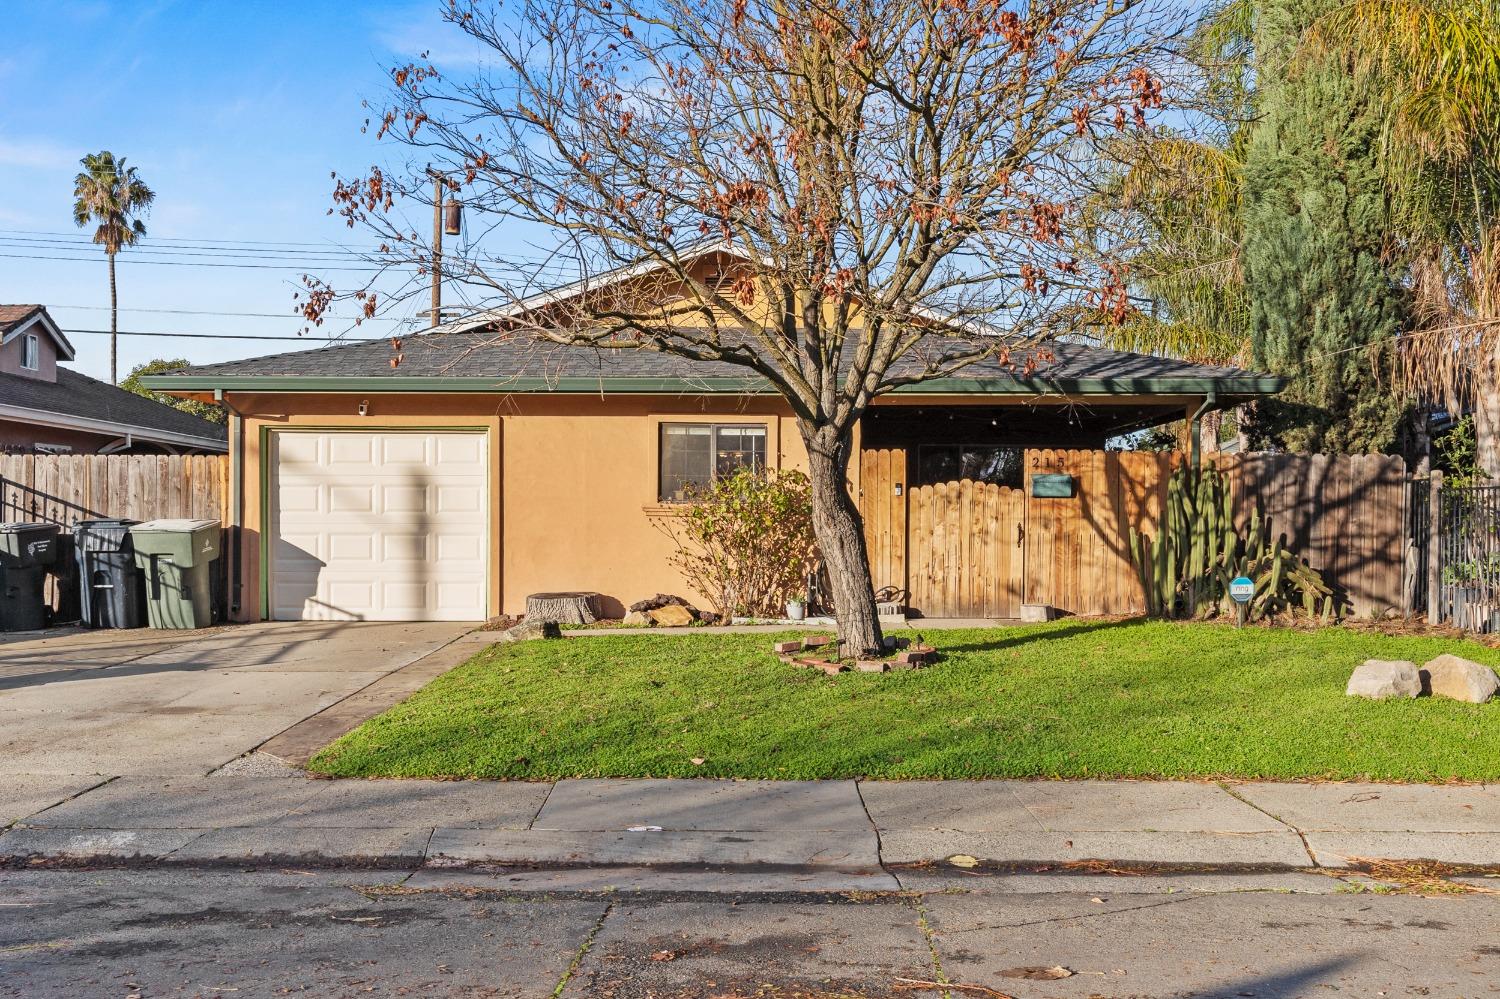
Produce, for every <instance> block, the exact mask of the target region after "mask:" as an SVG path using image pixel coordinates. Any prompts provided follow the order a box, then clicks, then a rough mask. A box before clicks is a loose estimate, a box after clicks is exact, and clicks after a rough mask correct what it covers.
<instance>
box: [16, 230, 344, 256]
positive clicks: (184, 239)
mask: <svg viewBox="0 0 1500 999" xmlns="http://www.w3.org/2000/svg"><path fill="white" fill-rule="evenodd" d="M0 234H3V235H14V236H62V237H65V238H69V239H80V238H81V239H85V240H86V239H88V236H87V235H84V234H82V233H81V232H79V231H75V232H54V231H49V230H44V229H0ZM151 239H152V240H154V241H157V242H162V243H205V242H215V243H231V244H234V245H237V246H318V247H325V248H326V247H328V246H330V245H332V246H335V247H340V244H338V243H332V244H330V243H326V242H298V241H295V240H282V241H277V242H271V241H266V240H253V239H223V238H217V239H209V238H207V237H189V236H152V237H151ZM341 248H343V247H341ZM350 252H357V251H353V250H351V251H350Z"/></svg>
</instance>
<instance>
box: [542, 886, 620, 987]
mask: <svg viewBox="0 0 1500 999" xmlns="http://www.w3.org/2000/svg"><path fill="white" fill-rule="evenodd" d="M614 911H615V903H614V902H607V903H605V906H604V911H603V912H601V913H599V918H598V919H596V920H595V921H594V927H593V929H591V930H589V935H588V936H586V937H584V938H583V943H581V944H579V945H578V953H576V954H574V955H573V960H571V961H569V962H568V966H567V968H565V969H564V970H563V974H562V978H561V979H559V980H558V983H557V987H556V988H554V989H553V990H552V999H558V997H559V996H561V995H562V994H563V989H565V988H567V987H568V983H569V982H571V981H572V980H573V976H574V975H575V974H577V973H578V968H579V965H581V964H583V959H584V958H585V957H588V954H589V951H591V950H593V949H594V938H595V937H597V936H598V935H599V931H600V930H602V929H604V921H605V920H606V919H608V918H609V914H610V913H611V912H614Z"/></svg>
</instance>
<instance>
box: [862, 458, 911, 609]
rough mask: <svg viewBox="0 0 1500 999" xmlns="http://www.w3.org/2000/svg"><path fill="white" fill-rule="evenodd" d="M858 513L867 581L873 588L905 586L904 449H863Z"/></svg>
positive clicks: (896, 588) (877, 591) (902, 587)
mask: <svg viewBox="0 0 1500 999" xmlns="http://www.w3.org/2000/svg"><path fill="white" fill-rule="evenodd" d="M859 513H860V518H861V519H862V520H863V521H864V523H865V549H866V550H867V551H868V552H869V554H870V581H871V582H872V583H874V584H875V592H876V593H879V592H880V591H881V590H883V589H887V588H889V589H893V590H901V591H904V590H905V589H906V451H905V450H903V449H901V448H886V449H881V450H878V451H875V450H872V451H863V452H861V453H860V458H859Z"/></svg>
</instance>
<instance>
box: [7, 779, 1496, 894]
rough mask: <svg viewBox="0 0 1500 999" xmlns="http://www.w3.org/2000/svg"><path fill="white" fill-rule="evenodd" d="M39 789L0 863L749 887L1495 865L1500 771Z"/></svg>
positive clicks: (163, 783)
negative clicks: (988, 874)
mask: <svg viewBox="0 0 1500 999" xmlns="http://www.w3.org/2000/svg"><path fill="white" fill-rule="evenodd" d="M5 793H6V791H5V790H0V796H3V795H4V794H5ZM32 804H34V805H36V807H35V808H34V810H32V811H31V813H30V814H27V815H26V816H25V817H23V818H21V820H20V821H19V822H17V823H15V824H14V825H13V826H12V827H11V828H10V829H9V830H8V831H7V832H5V833H4V834H3V835H0V864H10V865H24V864H36V863H75V864H76V863H83V864H100V863H117V862H135V863H171V864H186V865H203V866H213V865H226V864H232V865H249V866H255V865H268V864H285V863H299V864H306V865H323V866H346V865H347V866H369V867H388V868H399V869H409V870H414V869H421V870H422V871H423V872H426V873H428V874H434V875H440V874H441V873H442V872H443V871H445V870H447V871H451V870H453V869H467V870H470V871H479V872H492V873H494V874H495V875H496V876H497V877H498V878H500V879H502V880H505V881H506V882H507V883H511V884H515V885H522V886H532V887H537V886H540V887H548V888H575V889H586V888H598V887H604V886H610V885H613V886H619V885H621V884H637V885H651V886H654V887H661V886H663V885H665V886H668V887H675V888H677V889H680V890H690V889H691V886H693V885H697V886H699V890H704V888H703V887H702V886H704V885H705V884H708V883H711V882H713V881H714V880H715V879H717V880H719V881H723V880H724V875H725V873H726V872H729V873H733V874H736V875H739V876H740V878H739V879H737V880H735V882H734V883H735V886H736V888H737V889H738V890H798V889H805V890H825V891H826V890H844V889H848V888H864V889H869V890H890V889H896V888H900V887H910V886H911V885H912V884H914V883H917V882H924V880H925V881H926V882H930V881H931V879H932V878H934V877H967V876H970V875H969V874H968V870H969V869H970V868H969V867H967V866H965V865H969V863H970V861H969V860H968V859H966V858H973V859H974V860H975V861H978V862H979V869H984V868H987V867H989V868H993V867H997V866H998V867H1010V868H1017V869H1022V870H1026V869H1037V868H1048V867H1052V868H1056V867H1058V866H1060V865H1068V864H1074V865H1079V866H1087V865H1082V864H1081V862H1084V861H1090V860H1099V861H1106V862H1109V863H1110V864H1115V865H1133V864H1138V865H1146V866H1149V867H1154V868H1156V869H1161V870H1175V871H1197V872H1240V873H1242V872H1247V871H1251V872H1253V871H1276V872H1298V871H1305V870H1309V869H1327V870H1330V871H1340V870H1348V869H1350V868H1351V867H1352V866H1354V865H1355V864H1356V861H1357V860H1358V859H1360V858H1365V859H1375V858H1379V859H1431V860H1437V861H1443V862H1447V863H1451V864H1457V865H1472V866H1476V867H1491V866H1496V867H1500V792H1497V791H1496V790H1495V789H1492V788H1488V787H1483V786H1461V787H1454V786H1444V787H1434V786H1425V785H1374V784H1273V783H1234V784H1222V785H1221V784H1210V783H1186V782H1133V781H1066V782H1064V781H948V782H936V781H934V782H881V781H813V782H772V781H724V780H565V781H560V782H557V783H556V784H549V783H520V782H500V781H420V780H412V781H396V780H380V781H373V780H372V781H357V780H338V781H334V780H315V779H309V778H304V777H281V778H266V777H258V778H251V777H213V776H210V777H202V778H165V779H163V778H152V777H120V778H117V779H115V780H112V781H109V782H107V783H105V784H103V785H102V786H99V787H96V788H93V789H91V790H87V791H85V792H83V793H81V794H78V795H76V796H74V797H70V798H66V800H60V801H56V802H46V803H45V807H44V805H43V804H37V803H35V802H32ZM954 858H958V861H957V863H955V862H954ZM706 874H711V875H712V876H711V877H708V878H707V879H705V875H706ZM726 883H727V882H726ZM750 884H755V885H763V886H765V887H760V888H754V889H747V888H746V886H747V885H750ZM710 890H711V889H710Z"/></svg>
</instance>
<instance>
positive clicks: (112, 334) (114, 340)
mask: <svg viewBox="0 0 1500 999" xmlns="http://www.w3.org/2000/svg"><path fill="white" fill-rule="evenodd" d="M105 256H107V257H108V258H109V383H110V384H111V385H118V384H120V371H119V356H120V353H119V351H120V305H119V299H118V298H117V297H116V296H115V255H114V254H113V253H107V254H105Z"/></svg>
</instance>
